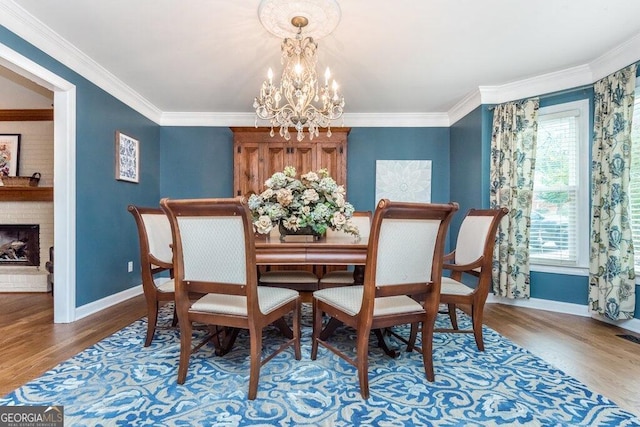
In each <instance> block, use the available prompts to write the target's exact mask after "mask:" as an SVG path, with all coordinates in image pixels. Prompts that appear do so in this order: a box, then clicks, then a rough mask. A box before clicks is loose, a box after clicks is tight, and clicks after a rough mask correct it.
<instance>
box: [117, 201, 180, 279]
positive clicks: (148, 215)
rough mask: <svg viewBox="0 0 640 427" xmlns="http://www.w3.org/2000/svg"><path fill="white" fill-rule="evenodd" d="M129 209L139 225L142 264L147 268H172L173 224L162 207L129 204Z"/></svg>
mask: <svg viewBox="0 0 640 427" xmlns="http://www.w3.org/2000/svg"><path fill="white" fill-rule="evenodd" d="M127 210H128V211H129V212H131V214H132V215H133V217H134V219H135V221H136V225H137V227H138V238H139V239H138V240H139V242H140V256H141V266H142V268H145V265H147V266H148V267H150V268H152V269H153V268H155V267H163V268H170V267H171V266H172V264H173V251H172V250H171V243H172V239H171V225H170V224H169V219H168V218H167V215H166V214H165V213H164V211H163V210H162V209H160V208H148V207H140V206H134V205H129V206H128V208H127Z"/></svg>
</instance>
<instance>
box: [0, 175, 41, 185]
mask: <svg viewBox="0 0 640 427" xmlns="http://www.w3.org/2000/svg"><path fill="white" fill-rule="evenodd" d="M40 176H41V175H40V172H35V173H34V174H33V175H31V176H0V182H1V183H2V185H3V186H5V187H37V186H38V183H39V182H40Z"/></svg>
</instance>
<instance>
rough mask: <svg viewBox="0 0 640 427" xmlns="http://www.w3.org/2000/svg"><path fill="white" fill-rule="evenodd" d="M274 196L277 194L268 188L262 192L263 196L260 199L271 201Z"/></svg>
mask: <svg viewBox="0 0 640 427" xmlns="http://www.w3.org/2000/svg"><path fill="white" fill-rule="evenodd" d="M267 181H269V180H267ZM265 185H267V183H266V182H265ZM274 194H275V192H274V191H273V190H272V189H271V188H267V189H266V190H264V191H263V192H262V194H261V195H260V198H261V199H262V200H269V199H270V198H272V197H273V195H274Z"/></svg>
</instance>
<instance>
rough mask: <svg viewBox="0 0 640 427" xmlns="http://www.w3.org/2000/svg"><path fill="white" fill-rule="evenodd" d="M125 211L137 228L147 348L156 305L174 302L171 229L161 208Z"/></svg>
mask: <svg viewBox="0 0 640 427" xmlns="http://www.w3.org/2000/svg"><path fill="white" fill-rule="evenodd" d="M127 210H128V211H129V212H131V215H133V218H134V219H135V221H136V226H137V228H138V241H139V242H140V272H141V276H142V290H143V292H144V298H145V300H146V303H147V336H146V338H145V341H144V346H145V347H148V346H150V345H151V341H153V335H154V334H155V330H156V325H157V323H158V308H159V304H160V303H161V302H163V301H174V300H175V293H174V281H173V279H172V277H173V252H172V250H171V242H172V240H171V226H170V225H169V219H168V218H167V215H166V214H165V213H164V211H163V210H162V209H160V208H149V207H141V206H135V205H129V206H128V207H127ZM167 274H168V275H169V277H167ZM176 322H177V317H176V312H175V306H174V313H173V321H172V324H171V325H172V326H176Z"/></svg>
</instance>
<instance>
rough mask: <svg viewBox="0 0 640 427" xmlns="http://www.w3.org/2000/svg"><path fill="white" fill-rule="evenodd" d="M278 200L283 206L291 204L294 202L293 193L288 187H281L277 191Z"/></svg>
mask: <svg viewBox="0 0 640 427" xmlns="http://www.w3.org/2000/svg"><path fill="white" fill-rule="evenodd" d="M276 200H278V203H280V204H281V205H282V206H289V205H290V204H291V202H293V193H292V192H291V190H289V189H288V188H281V189H280V190H278V191H277V192H276Z"/></svg>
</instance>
